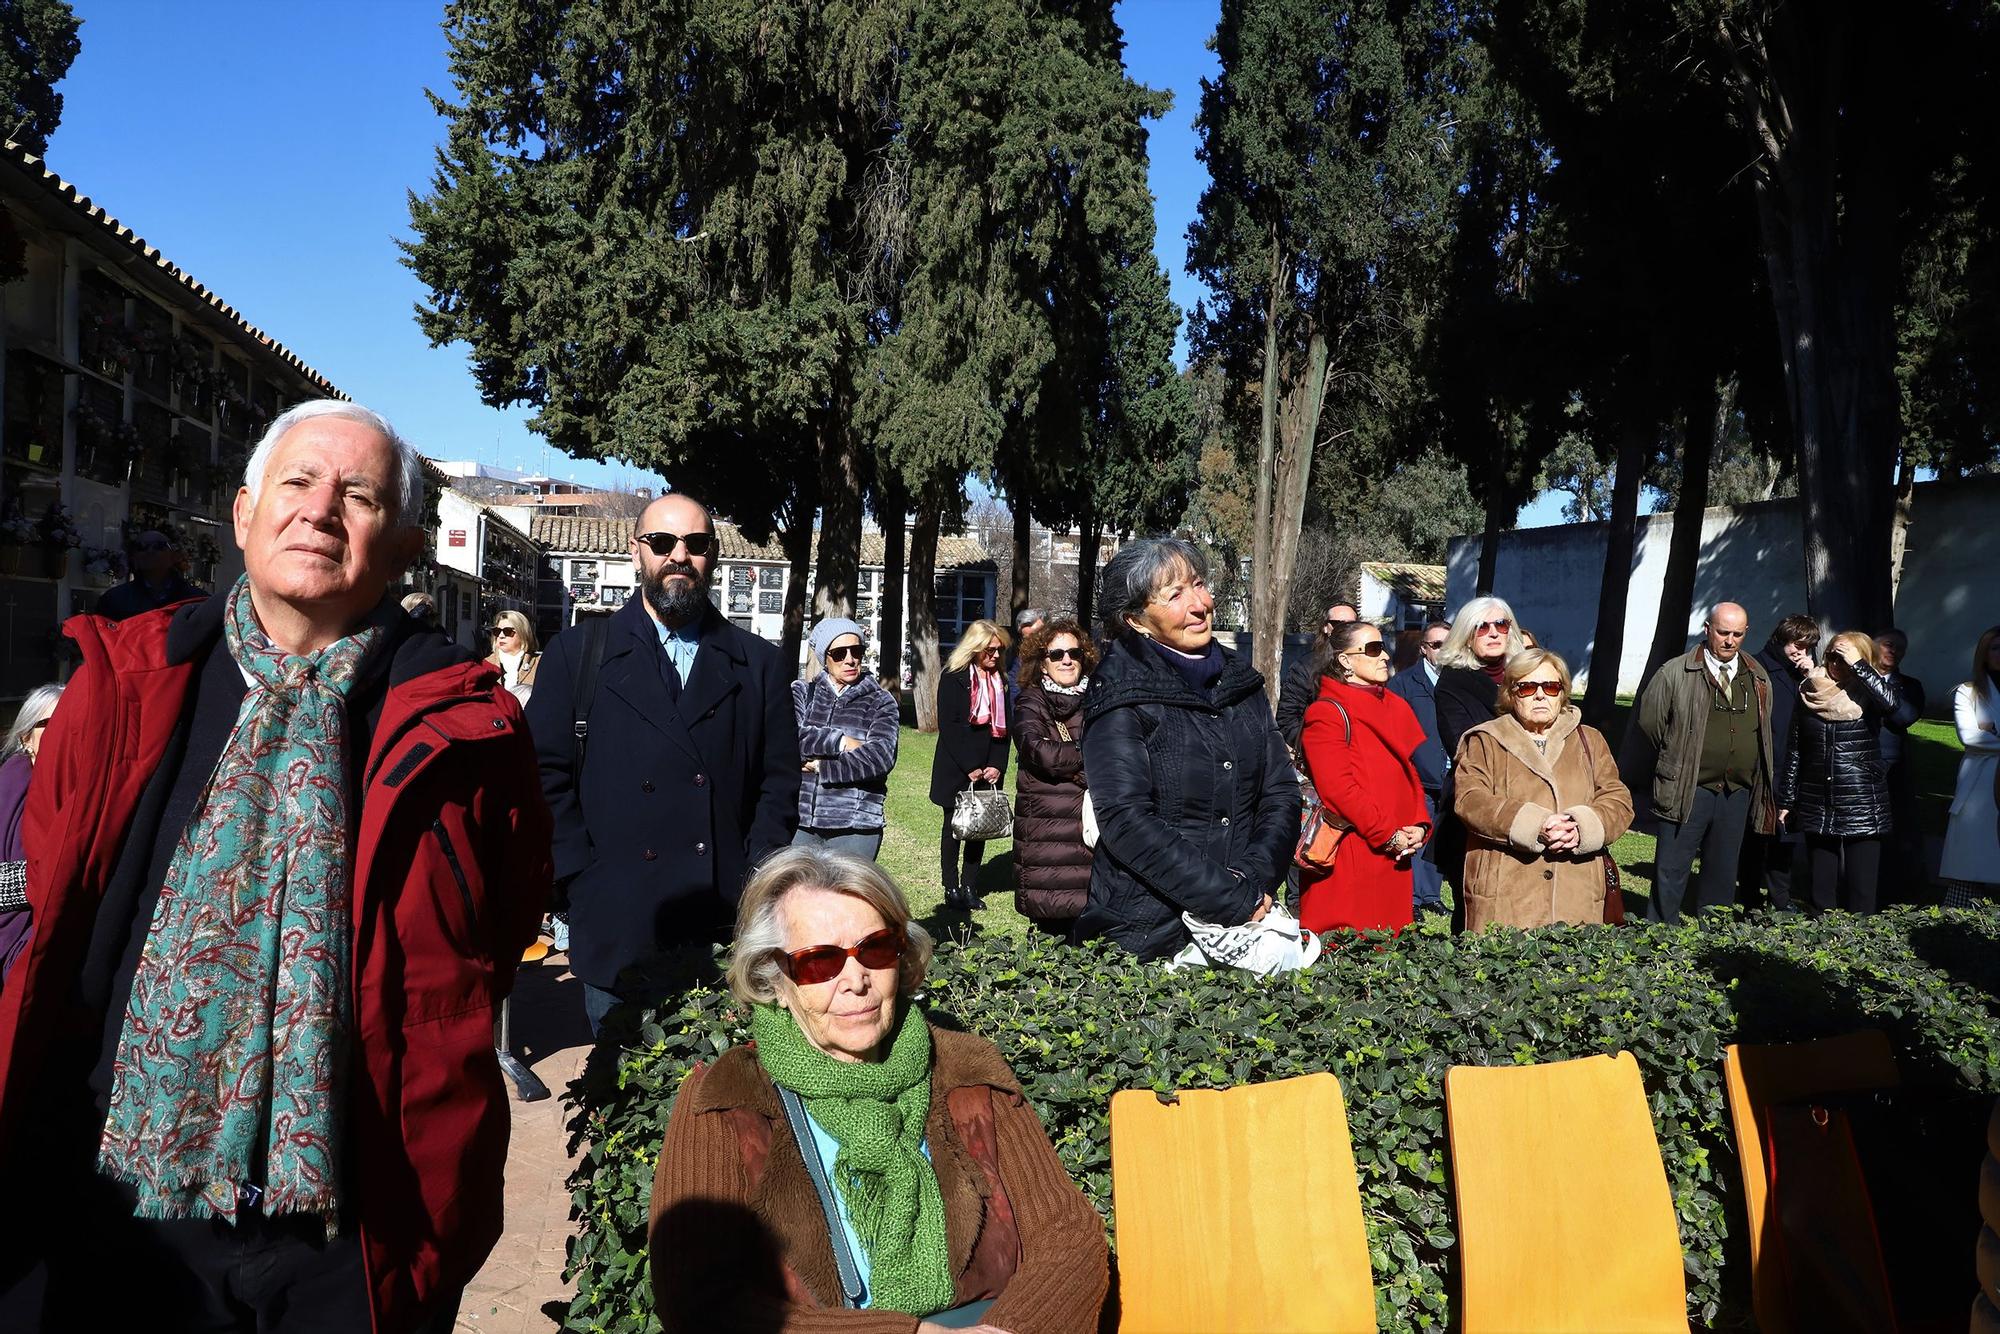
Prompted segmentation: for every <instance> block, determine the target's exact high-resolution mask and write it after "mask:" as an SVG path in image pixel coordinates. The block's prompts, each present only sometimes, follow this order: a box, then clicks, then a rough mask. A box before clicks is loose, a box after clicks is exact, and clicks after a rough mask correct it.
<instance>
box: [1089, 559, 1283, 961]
mask: <svg viewBox="0 0 2000 1334" xmlns="http://www.w3.org/2000/svg"><path fill="white" fill-rule="evenodd" d="M1100 587H1101V589H1102V596H1103V599H1104V607H1105V630H1106V632H1107V634H1108V636H1109V637H1110V639H1111V641H1112V642H1111V645H1110V647H1109V648H1108V649H1106V650H1105V653H1104V660H1103V662H1102V663H1101V664H1100V665H1099V667H1098V669H1097V675H1096V676H1095V677H1094V678H1093V679H1092V681H1091V685H1090V694H1089V695H1087V696H1085V698H1084V706H1083V712H1084V718H1085V721H1086V722H1087V724H1088V731H1086V732H1085V734H1084V739H1083V763H1084V768H1085V769H1086V770H1088V771H1089V774H1090V801H1091V806H1092V808H1093V809H1094V810H1095V811H1096V813H1097V830H1098V834H1097V855H1096V858H1095V859H1094V860H1093V861H1092V863H1091V870H1090V902H1089V904H1088V906H1087V907H1085V908H1084V911H1083V916H1082V917H1080V918H1078V919H1077V924H1076V934H1077V937H1078V938H1079V939H1089V938H1091V937H1093V936H1105V937H1108V938H1109V939H1111V940H1113V941H1116V942H1117V943H1118V944H1120V945H1122V946H1124V947H1125V948H1126V949H1128V950H1130V951H1132V952H1133V953H1134V954H1136V955H1138V956H1139V957H1140V958H1142V959H1160V958H1165V957H1167V956H1168V955H1171V954H1174V953H1175V952H1177V951H1178V950H1179V949H1180V948H1181V947H1182V946H1183V945H1186V944H1187V943H1188V940H1189V938H1190V937H1189V934H1188V930H1187V927H1186V926H1185V925H1184V924H1183V923H1182V922H1181V913H1182V912H1183V911H1186V912H1190V913H1192V914H1194V916H1195V917H1196V918H1197V919H1198V920H1200V921H1204V922H1214V923H1216V924H1218V925H1221V926H1238V925H1241V924H1243V923H1246V922H1254V921H1256V920H1258V919H1259V918H1261V917H1262V916H1263V915H1264V913H1265V912H1266V911H1268V910H1269V908H1270V906H1271V894H1272V892H1273V891H1274V890H1276V889H1277V887H1278V886H1280V885H1282V884H1283V883H1284V880H1285V867H1286V866H1287V864H1288V863H1289V859H1290V856H1291V852H1292V847H1293V845H1294V844H1296V843H1297V842H1298V837H1299V780H1298V776H1297V775H1296V774H1295V773H1294V772H1293V771H1292V762H1291V757H1290V755H1288V754H1287V753H1286V750H1285V742H1284V738H1283V737H1281V736H1280V735H1279V734H1278V725H1277V723H1276V721H1275V720H1274V719H1273V718H1272V716H1271V704H1270V701H1269V700H1268V699H1266V698H1265V695H1264V678H1263V677H1262V676H1260V675H1258V673H1257V672H1256V671H1255V670H1254V669H1253V668H1252V667H1251V666H1250V664H1249V663H1247V662H1245V661H1244V660H1243V659H1242V658H1239V657H1238V656H1237V655H1236V654H1234V653H1232V652H1229V651H1228V650H1226V649H1224V648H1223V647H1222V646H1221V645H1220V644H1217V643H1216V642H1215V641H1214V638H1213V634H1212V631H1211V629H1210V626H1209V613H1210V612H1211V611H1212V610H1213V608H1214V606H1215V599H1214V598H1213V597H1211V596H1210V595H1209V591H1208V569H1207V565H1206V563H1205V562H1204V561H1203V560H1202V557H1201V553H1200V552H1199V551H1197V550H1196V549H1195V548H1194V546H1193V545H1192V544H1190V543H1187V542H1184V541H1181V540H1180V539H1178V538H1150V539H1142V540H1140V541H1136V542H1128V543H1126V544H1125V545H1124V546H1122V547H1120V548H1119V549H1118V554H1117V555H1115V556H1113V557H1112V558H1111V560H1110V562H1109V563H1108V564H1106V565H1105V567H1104V573H1103V574H1102V575H1101V576H1100Z"/></svg>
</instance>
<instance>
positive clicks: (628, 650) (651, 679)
mask: <svg viewBox="0 0 2000 1334" xmlns="http://www.w3.org/2000/svg"><path fill="white" fill-rule="evenodd" d="M628 605H629V604H628ZM619 615H620V617H621V619H622V618H623V617H624V613H623V612H620V613H619ZM623 628H624V630H625V632H626V633H625V634H624V635H623V636H622V637H620V636H616V635H614V636H613V638H612V641H611V643H610V645H609V646H608V647H607V650H606V653H605V658H604V666H603V667H602V668H601V669H600V670H601V675H600V676H599V677H598V681H599V684H600V686H601V688H602V689H604V690H606V691H608V692H609V693H611V694H613V695H616V696H617V697H618V698H619V699H621V700H624V701H625V703H626V705H627V706H628V707H630V708H631V710H632V712H634V713H636V714H638V715H639V716H640V717H641V718H643V719H645V721H646V722H647V723H648V724H649V725H651V726H653V727H655V728H657V729H659V731H660V732H661V733H662V734H664V735H665V736H666V738H667V739H668V740H669V741H672V742H673V743H674V744H675V745H677V746H679V747H680V748H681V749H682V750H684V751H686V752H687V755H688V758H689V759H691V760H693V761H695V763H696V764H700V763H701V752H700V751H698V750H697V749H695V744H694V737H693V736H692V735H691V734H690V733H689V732H688V729H687V725H686V724H685V723H683V722H682V721H681V719H680V716H679V715H677V714H676V713H675V712H674V702H673V699H672V698H671V697H670V696H669V695H668V694H667V685H666V682H665V681H664V680H662V679H661V676H660V670H661V665H660V655H661V654H662V653H663V652H664V651H665V650H663V649H662V648H661V647H660V642H659V632H658V631H656V630H655V629H654V628H653V620H652V618H651V617H650V616H647V615H646V613H645V612H644V611H643V610H642V611H640V612H639V624H638V625H632V624H630V623H629V622H628V623H627V624H626V625H625V626H624V627H623ZM648 636H650V642H648V639H647V637H648ZM700 672H701V660H700V659H699V658H697V659H695V673H696V675H697V676H698V675H700ZM681 699H682V702H683V703H685V702H686V699H687V692H686V691H682V692H681Z"/></svg>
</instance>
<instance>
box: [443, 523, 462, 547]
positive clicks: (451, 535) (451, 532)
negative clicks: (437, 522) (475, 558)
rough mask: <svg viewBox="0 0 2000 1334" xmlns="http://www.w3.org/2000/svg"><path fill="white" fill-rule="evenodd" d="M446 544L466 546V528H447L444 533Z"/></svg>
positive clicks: (449, 545)
mask: <svg viewBox="0 0 2000 1334" xmlns="http://www.w3.org/2000/svg"><path fill="white" fill-rule="evenodd" d="M444 544H445V545H446V546H448V547H462V546H464V545H465V530H464V529H463V528H451V529H447V530H446V531H445V535H444Z"/></svg>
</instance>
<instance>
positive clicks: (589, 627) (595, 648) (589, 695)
mask: <svg viewBox="0 0 2000 1334" xmlns="http://www.w3.org/2000/svg"><path fill="white" fill-rule="evenodd" d="M610 635H611V618H610V617H609V616H592V617H590V618H588V619H587V620H585V621H584V623H583V662H582V663H581V664H580V665H579V667H578V669H577V676H576V693H575V694H574V696H573V697H572V698H571V704H572V712H573V713H574V715H575V718H576V777H577V781H578V783H579V784H580V783H581V782H582V780H583V752H584V748H585V746H587V745H588V744H589V741H590V706H591V704H592V703H593V702H594V701H595V700H596V699H597V669H598V668H600V667H602V666H603V665H604V645H605V641H606V640H607V639H609V638H610Z"/></svg>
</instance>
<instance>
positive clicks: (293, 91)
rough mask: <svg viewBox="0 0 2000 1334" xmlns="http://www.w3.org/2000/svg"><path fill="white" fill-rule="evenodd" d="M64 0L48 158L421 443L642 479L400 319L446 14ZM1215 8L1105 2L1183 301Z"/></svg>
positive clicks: (433, 134) (1166, 257)
mask: <svg viewBox="0 0 2000 1334" xmlns="http://www.w3.org/2000/svg"><path fill="white" fill-rule="evenodd" d="M73 3H74V6H75V8H76V12H77V13H78V15H80V16H81V17H82V18H83V20H84V24H83V31H82V42H83V53H82V55H80V56H79V57H78V58H77V61H76V63H75V65H73V66H72V67H71V69H70V73H69V77H68V78H67V79H65V80H64V81H63V83H62V84H61V85H60V86H59V90H60V91H61V92H62V94H63V98H64V107H63V119H62V125H61V127H60V128H59V129H58V130H57V131H56V133H55V135H54V137H53V138H52V139H51V140H50V143H49V155H48V160H49V165H50V167H51V168H52V169H53V170H54V171H56V172H57V173H58V174H60V175H61V176H63V177H65V178H66V179H68V180H69V181H70V182H71V183H73V184H74V185H76V186H77V188H78V189H80V190H81V191H83V192H84V193H85V194H87V195H89V196H91V198H92V199H93V200H94V201H95V202H96V203H97V204H99V205H101V206H102V207H103V208H105V209H106V210H107V211H109V212H110V213H111V214H112V216H114V217H116V218H117V219H118V220H119V221H121V222H123V223H124V224H125V225H126V226H128V227H130V228H132V229H133V230H134V231H136V232H138V233H139V235H141V236H143V237H145V238H146V240H147V241H149V242H150V243H152V244H153V245H156V246H158V247H159V248H160V250H161V251H162V252H163V253H164V254H166V255H167V256H168V258H170V259H172V260H173V261H174V262H175V263H177V264H179V265H180V266H181V267H182V268H183V269H185V270H186V271H187V272H188V273H190V274H192V275H193V276H194V277H195V278H196V279H197V280H199V281H201V282H203V283H206V284H207V285H208V286H209V287H210V288H212V289H213V290H214V291H216V292H217V293H219V294H220V295H221V296H222V299H223V300H225V301H227V302H229V303H230V304H231V305H234V306H235V307H236V308H237V309H238V310H239V311H241V312H243V314H244V315H245V316H246V317H247V318H248V319H249V320H250V322H251V323H253V324H256V325H258V326H260V327H261V328H263V329H264V331H265V332H266V333H269V334H271V335H272V336H273V337H275V338H277V339H278V340H279V341H280V342H282V343H284V344H286V345H287V346H288V347H290V348H291V349H292V350H293V351H294V352H296V353H298V354H299V356H300V357H301V358H302V359H304V360H305V362H306V363H307V364H308V365H310V366H312V367H314V368H315V369H316V370H318V371H319V372H320V373H322V374H323V375H325V376H326V377H327V378H328V379H330V380H332V381H333V382H334V383H335V384H337V385H339V386H340V387H341V388H342V389H343V390H345V391H346V392H348V393H349V394H351V395H353V396H354V397H355V398H356V399H358V400H360V401H361V402H364V403H367V404H369V405H370V406H372V407H376V408H379V409H381V410H382V411H383V412H385V413H387V414H388V415H389V416H390V418H391V419H392V420H394V421H395V422H396V423H397V424H398V426H399V427H401V428H402V430H403V431H404V432H405V433H407V434H408V435H409V436H410V437H411V438H412V439H413V440H415V441H416V442H417V443H418V446H419V447H420V448H422V449H423V450H424V451H425V452H426V453H428V454H431V455H432V456H434V457H438V458H467V457H471V458H478V459H482V460H485V461H488V462H495V463H500V464H503V465H505V466H508V467H515V468H523V469H528V470H546V471H549V472H551V473H554V474H556V475H558V476H574V477H577V478H579V479H581V480H584V481H590V482H598V483H606V482H621V481H622V482H644V483H648V484H655V485H656V484H657V482H658V479H657V478H653V477H651V476H649V475H647V474H644V473H640V472H638V471H636V470H633V469H629V468H622V467H615V466H606V465H601V464H596V463H588V462H580V461H577V460H573V459H570V458H568V457H566V456H564V455H562V454H559V453H556V452H555V451H553V450H550V449H547V448H546V447H545V446H544V445H543V444H542V443H541V441H540V439H539V437H536V436H535V435H533V434H532V433H531V432H529V431H528V429H527V427H526V425H525V414H524V413H522V412H519V411H508V412H500V411H495V410H493V409H491V408H488V407H486V406H485V405H484V404H482V403H481V402H480V401H479V395H478V392H477V390H476V388H475V387H474V384H473V381H472V377H471V374H470V371H469V370H468V368H467V366H466V361H465V353H464V349H463V348H460V347H445V348H432V347H430V346H429V345H428V343H427V342H426V341H425V340H424V337H423V335H422V334H421V333H419V332H418V329H417V326H416V322H415V320H414V319H413V318H412V317H411V311H412V308H413V306H414V305H415V303H416V302H417V301H418V299H419V298H420V297H421V296H422V295H423V293H422V289H421V288H420V286H419V285H418V283H417V282H416V280H415V278H414V277H413V276H412V275H411V274H410V272H409V271H408V270H407V269H405V268H404V267H403V266H402V265H401V264H400V263H399V262H398V253H397V250H396V246H395V241H396V239H397V238H399V237H405V236H407V235H408V233H409V212H408V207H407V204H406V192H408V191H409V190H412V189H418V190H421V189H425V188H428V183H429V180H430V175H431V171H432V169H433V151H434V146H435V144H436V142H437V139H438V137H439V131H440V128H441V124H442V122H440V121H439V119H438V118H437V116H436V115H435V114H434V113H433V112H432V110H431V107H430V104H429V103H428V101H426V99H425V97H424V90H425V89H426V88H432V89H435V90H437V91H438V92H440V93H447V94H448V93H449V87H448V85H447V83H446V79H445V44H444V37H443V33H442V31H441V30H440V28H439V22H440V20H441V18H442V14H443V6H442V5H438V4H430V3H423V2H422V0H344V3H341V4H337V5H303V4H291V3H271V2H270V0H263V2H261V3H252V2H251V0H176V2H175V3H170V4H163V3H158V0H73ZM1216 15H1217V6H1216V4H1215V3H1214V0H1123V2H1122V3H1120V4H1119V6H1118V17H1119V20H1120V22H1122V23H1123V24H1124V25H1125V29H1126V40H1127V44H1128V45H1127V51H1126V57H1127V63H1128V65H1129V67H1130V69H1131V72H1132V74H1133V77H1134V78H1136V79H1138V80H1139V81H1140V82H1142V83H1144V84H1146V85H1148V86H1150V87H1154V88H1164V89H1168V90H1171V91H1172V93H1173V94H1174V107H1173V110H1172V111H1171V112H1169V113H1168V114H1167V116H1166V117H1165V118H1164V119H1163V120H1161V121H1158V122H1155V123H1154V125H1153V126H1152V134H1151V142H1150V151H1151V158H1152V181H1153V192H1154V195H1155V198H1156V210H1157V214H1158V219H1159V242H1158V244H1159V252H1160V259H1161V262H1162V263H1163V264H1164V265H1165V267H1166V270H1167V273H1168V275H1169V276H1170V277H1171V279H1172V282H1173V293H1174V298H1175V300H1176V301H1178V302H1179V303H1180V305H1181V307H1182V309H1183V310H1190V309H1192V308H1193V306H1194V303H1195V302H1196V301H1197V300H1198V299H1200V297H1201V295H1202V289H1201V288H1200V286H1199V285H1198V284H1197V283H1196V282H1195V280H1194V279H1193V278H1191V277H1189V276H1188V275H1187V272H1186V254H1187V242H1186V233H1187V225H1188V222H1189V220H1190V219H1191V218H1192V217H1193V216H1194V210H1195V204H1196V201H1197V200H1198V199H1199V197H1200V194H1201V187H1202V185H1203V183H1204V180H1205V173H1204V172H1203V170H1202V167H1201V164H1200V163H1199V162H1197V161H1196V160H1195V136H1194V129H1193V123H1194V116H1195V112H1196V111H1197V110H1198V109H1199V105H1200V99H1201V86H1200V80H1201V78H1202V76H1203V75H1204V74H1211V73H1213V72H1214V71H1215V70H1216V68H1217V66H1216V62H1215V57H1214V55H1213V54H1211V53H1210V52H1209V51H1208V50H1207V48H1206V45H1205V43H1206V42H1207V40H1208V37H1209V35H1210V34H1211V33H1212V32H1213V31H1214V27H1215V21H1216ZM1545 503H1546V502H1538V503H1537V505H1535V506H1531V507H1530V508H1529V510H1528V511H1527V512H1525V513H1524V514H1523V516H1522V517H1523V520H1524V521H1534V520H1535V519H1536V518H1537V517H1539V516H1538V515H1537V513H1536V511H1538V510H1540V509H1541V508H1542V507H1543V505H1544V504H1545ZM1559 508H1560V507H1559V505H1558V506H1556V510H1558V511H1559ZM1559 519H1560V515H1559V513H1558V512H1551V513H1550V514H1549V515H1548V516H1547V517H1546V518H1545V519H1543V520H1542V521H1544V522H1554V521H1559Z"/></svg>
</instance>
